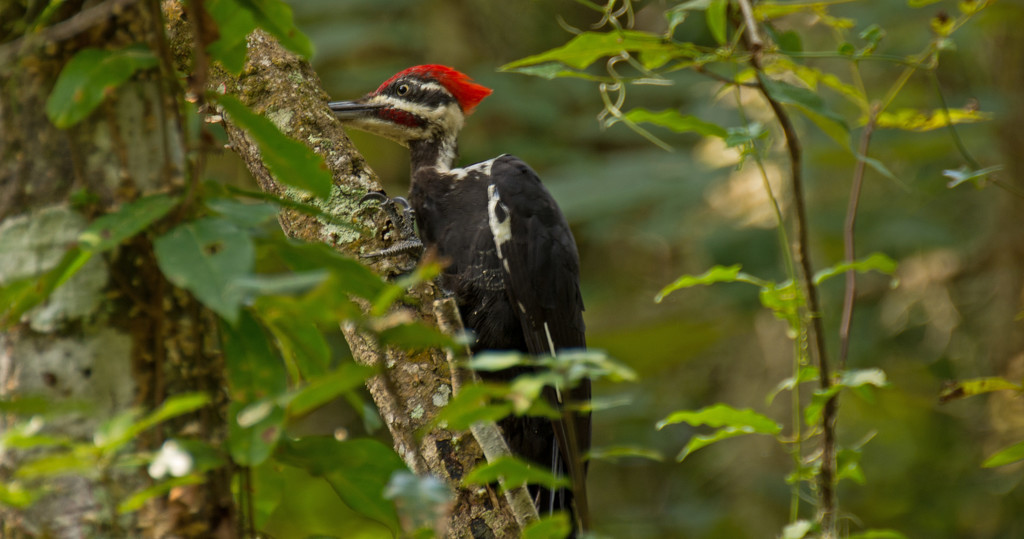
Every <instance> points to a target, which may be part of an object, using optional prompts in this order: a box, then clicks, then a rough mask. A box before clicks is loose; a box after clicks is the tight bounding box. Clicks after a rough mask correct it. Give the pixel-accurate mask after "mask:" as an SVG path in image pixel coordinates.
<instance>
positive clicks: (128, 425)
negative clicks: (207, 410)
mask: <svg viewBox="0 0 1024 539" xmlns="http://www.w3.org/2000/svg"><path fill="white" fill-rule="evenodd" d="M210 400H211V399H210V396H209V395H206V394H204V393H182V394H180V395H174V396H172V397H168V398H167V400H165V401H164V402H163V404H161V405H160V407H159V408H157V409H156V410H154V411H152V412H151V413H149V414H148V415H146V416H145V417H143V418H142V419H139V420H137V421H136V420H134V418H135V416H136V413H135V412H130V413H128V414H125V415H123V416H121V417H119V418H118V419H117V420H115V421H113V422H110V423H108V424H107V425H106V426H105V428H104V429H103V430H99V431H97V433H96V435H95V436H94V437H93V441H94V443H95V444H96V447H99V448H101V449H106V450H116V449H119V448H121V447H122V446H124V445H125V444H127V443H128V442H130V441H132V440H134V439H136V438H138V436H139V435H140V434H142V433H143V432H145V431H146V430H148V429H150V428H152V427H154V426H156V425H158V424H160V423H163V422H164V421H167V420H169V419H173V418H175V417H178V416H181V415H184V414H187V413H190V412H194V411H196V410H198V409H200V408H202V407H204V406H206V405H207V404H209V403H210Z"/></svg>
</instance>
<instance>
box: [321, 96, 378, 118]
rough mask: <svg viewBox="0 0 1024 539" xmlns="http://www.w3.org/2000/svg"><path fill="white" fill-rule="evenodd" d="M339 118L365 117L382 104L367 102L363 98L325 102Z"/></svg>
mask: <svg viewBox="0 0 1024 539" xmlns="http://www.w3.org/2000/svg"><path fill="white" fill-rule="evenodd" d="M327 106H328V107H330V108H331V111H332V112H334V115H335V116H336V117H337V118H338V119H339V120H342V121H344V120H358V119H360V118H365V117H367V116H369V115H370V113H372V112H373V111H375V110H378V109H380V108H382V107H383V105H379V104H372V103H367V102H365V101H364V100H358V101H331V102H330V103H328V104H327Z"/></svg>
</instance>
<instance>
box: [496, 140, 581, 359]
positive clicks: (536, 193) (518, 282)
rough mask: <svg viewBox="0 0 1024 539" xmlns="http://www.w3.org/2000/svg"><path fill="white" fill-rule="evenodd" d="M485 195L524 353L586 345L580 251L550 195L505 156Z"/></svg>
mask: <svg viewBox="0 0 1024 539" xmlns="http://www.w3.org/2000/svg"><path fill="white" fill-rule="evenodd" d="M487 195H488V200H487V210H488V225H489V227H490V229H491V237H492V238H493V239H494V243H495V247H496V249H497V253H498V258H499V261H500V263H501V266H502V269H503V270H504V272H505V275H506V290H507V292H508V295H509V299H510V301H511V303H512V305H513V307H514V308H516V310H517V311H518V315H519V318H520V320H521V321H522V325H523V332H524V336H525V338H526V345H527V349H528V351H529V352H530V353H531V354H534V355H545V354H546V355H550V354H553V353H554V352H555V351H557V350H562V349H567V348H583V347H585V346H586V338H585V328H584V325H583V299H582V296H581V295H580V288H579V272H580V270H579V266H580V262H579V255H578V254H577V251H576V241H575V240H574V239H573V236H572V232H571V231H570V230H569V224H568V223H567V222H566V220H565V216H563V215H562V211H561V210H560V209H559V208H558V205H557V204H556V203H555V200H554V198H552V196H551V194H550V193H549V192H548V190H547V189H546V188H545V187H544V185H543V184H542V183H541V181H540V178H538V177H537V174H536V173H535V172H534V171H533V170H532V169H531V168H530V167H529V166H528V165H527V164H526V163H524V162H522V161H521V160H519V159H518V158H516V157H512V156H508V155H506V156H502V157H499V158H497V159H495V160H494V163H493V164H492V166H491V184H490V185H489V186H488V193H487Z"/></svg>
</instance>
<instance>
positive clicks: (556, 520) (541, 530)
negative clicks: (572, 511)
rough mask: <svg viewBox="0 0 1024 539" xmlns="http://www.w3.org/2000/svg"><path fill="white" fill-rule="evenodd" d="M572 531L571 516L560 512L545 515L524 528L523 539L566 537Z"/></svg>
mask: <svg viewBox="0 0 1024 539" xmlns="http://www.w3.org/2000/svg"><path fill="white" fill-rule="evenodd" d="M570 533H572V525H571V524H569V516H568V515H566V514H565V513H562V512H558V513H554V514H551V515H547V516H543V517H541V518H540V520H537V521H534V522H531V523H530V524H528V525H527V526H526V527H525V528H523V534H522V535H521V536H520V538H521V539H565V538H566V537H569V534H570Z"/></svg>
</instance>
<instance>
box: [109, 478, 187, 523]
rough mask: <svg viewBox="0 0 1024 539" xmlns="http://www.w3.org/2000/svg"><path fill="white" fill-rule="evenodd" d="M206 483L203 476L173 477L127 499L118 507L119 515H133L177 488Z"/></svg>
mask: <svg viewBox="0 0 1024 539" xmlns="http://www.w3.org/2000/svg"><path fill="white" fill-rule="evenodd" d="M204 481H205V478H204V477H203V476H202V474H191V475H186V476H184V477H172V478H170V479H167V480H166V481H160V482H159V483H156V484H154V485H152V486H150V487H147V488H144V489H142V490H140V491H138V492H136V493H134V494H132V495H131V496H129V497H128V498H127V499H125V500H124V501H122V502H121V503H120V504H118V506H117V513H118V514H119V515H123V514H125V513H131V512H133V511H138V510H139V509H142V508H143V507H144V506H145V505H146V502H147V501H149V500H151V499H153V498H156V497H157V496H163V495H165V494H167V493H168V492H170V491H171V490H172V489H174V488H177V487H183V486H188V485H201V484H203V482H204Z"/></svg>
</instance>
